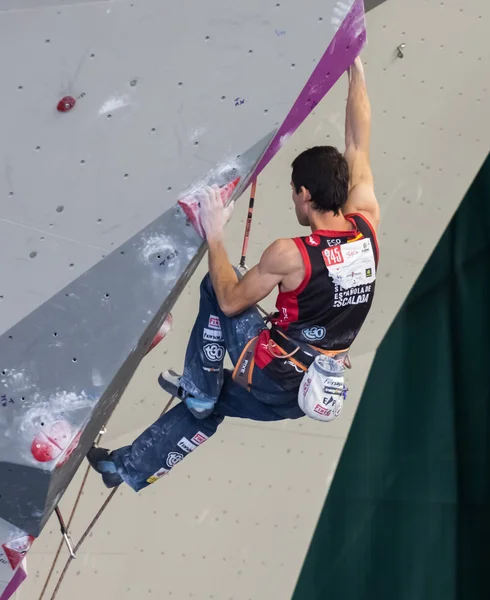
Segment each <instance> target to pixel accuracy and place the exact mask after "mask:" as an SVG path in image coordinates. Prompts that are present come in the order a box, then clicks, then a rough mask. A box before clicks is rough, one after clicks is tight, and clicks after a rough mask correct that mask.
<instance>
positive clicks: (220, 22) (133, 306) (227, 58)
mask: <svg viewBox="0 0 490 600" xmlns="http://www.w3.org/2000/svg"><path fill="white" fill-rule="evenodd" d="M26 1H27V0H26ZM27 4H28V3H27ZM192 4H193V10H189V7H188V5H186V6H180V5H177V6H172V10H171V12H169V9H168V7H165V6H162V3H161V2H158V1H157V0H148V1H147V2H145V3H141V2H140V3H137V2H131V3H130V2H126V1H121V2H108V3H104V2H101V3H92V2H87V3H80V4H77V5H74V6H69V7H64V6H62V3H61V2H56V1H54V0H53V1H52V2H44V3H43V2H38V3H36V6H35V7H34V5H33V6H32V7H34V8H35V9H34V10H28V11H25V12H24V11H19V10H9V5H4V6H2V9H3V12H2V11H0V38H1V39H2V40H3V42H2V43H5V44H7V45H8V47H9V52H11V53H12V55H15V56H16V64H15V68H14V67H12V68H11V69H10V70H8V71H7V73H6V75H5V78H4V85H5V89H6V92H5V95H4V98H3V99H2V104H3V106H2V108H3V110H2V112H1V116H0V123H1V126H2V130H3V131H6V132H7V136H6V137H4V138H3V139H2V140H1V141H0V149H1V150H2V151H3V155H4V156H5V170H4V176H3V178H1V179H0V198H1V202H2V217H3V219H2V220H1V221H0V249H1V250H2V257H3V258H2V281H1V285H2V289H0V309H1V310H0V598H1V600H4V598H6V597H7V593H8V594H10V591H11V590H12V589H13V588H14V587H15V586H16V585H17V584H18V582H20V581H21V580H22V578H23V577H24V576H25V569H24V563H23V559H24V555H25V553H26V552H27V550H28V548H29V546H30V544H31V543H32V541H33V539H34V538H35V537H36V536H38V535H39V533H40V532H41V530H42V528H43V526H44V524H45V523H46V521H47V519H48V518H49V516H50V514H51V512H52V510H53V509H54V507H55V506H56V504H57V502H58V501H59V499H60V498H61V496H62V495H63V492H64V490H65V489H66V487H67V485H68V484H69V482H70V480H71V478H72V477H73V474H74V473H75V471H76V469H77V468H78V466H79V464H80V462H81V461H82V460H83V457H84V456H85V454H86V451H87V449H88V448H89V446H90V444H91V443H92V441H93V440H94V438H95V437H96V435H97V432H98V431H99V429H100V428H101V427H102V426H103V425H104V423H105V422H106V421H107V420H108V418H109V417H110V414H111V412H112V410H113V409H114V407H115V405H116V404H117V401H118V399H119V398H120V396H121V394H122V392H123V391H124V389H125V387H126V385H127V383H128V381H129V379H130V378H131V377H132V375H133V373H134V371H135V369H136V368H137V366H138V364H139V363H140V361H141V360H142V358H143V356H144V355H145V352H146V351H147V350H148V348H149V346H150V344H151V342H152V340H153V338H154V336H155V334H156V333H157V331H158V329H159V328H160V326H161V324H162V322H163V321H164V319H165V318H166V316H167V315H168V313H169V311H170V309H171V307H172V305H173V304H174V303H175V301H176V300H177V299H178V296H179V293H180V291H181V290H182V287H183V286H184V285H185V283H186V282H187V280H188V279H189V277H190V276H191V274H192V272H193V271H194V269H195V267H196V265H197V264H198V262H199V261H200V259H201V258H202V256H203V253H204V251H205V245H204V244H203V243H202V240H201V238H200V236H199V235H198V234H197V233H196V232H195V231H194V229H193V227H192V226H191V225H190V223H189V220H188V219H187V218H186V215H185V214H184V212H183V210H182V208H181V207H180V206H179V205H178V204H177V201H178V200H179V199H180V198H182V197H184V196H186V195H187V194H189V193H192V192H193V190H195V189H198V188H199V187H200V186H201V185H203V184H205V183H218V184H220V185H222V186H223V185H226V184H230V183H231V182H233V181H236V180H237V179H238V186H237V188H236V189H235V191H234V197H238V196H239V195H240V193H241V192H242V191H243V190H244V189H245V187H246V186H247V184H248V182H250V180H251V179H252V177H253V176H255V175H256V174H258V173H259V172H260V171H261V170H262V169H263V168H264V167H265V166H266V164H267V163H268V162H269V161H270V159H271V158H272V157H273V156H274V154H275V153H276V152H277V150H278V149H279V148H280V146H281V144H282V143H283V141H284V140H285V139H286V138H287V137H288V136H290V135H291V134H292V133H293V132H294V131H295V129H296V128H297V127H298V126H299V125H300V124H301V122H302V121H303V120H304V119H305V118H306V116H307V115H308V114H309V113H310V112H311V110H312V109H313V108H314V107H315V106H316V105H317V103H318V102H319V101H320V100H321V98H322V97H323V96H324V95H325V94H326V93H327V92H328V90H329V89H330V88H331V86H332V85H333V84H334V83H335V81H336V80H337V79H338V78H339V76H340V75H341V74H342V73H343V72H344V71H345V69H346V68H347V67H348V66H349V64H350V63H351V62H352V61H353V59H354V58H355V56H356V55H357V54H358V52H359V50H360V48H361V47H362V45H363V43H364V41H365V30H364V16H363V6H362V2H346V3H342V5H340V4H338V5H337V4H336V3H335V2H324V1H320V0H310V1H308V2H306V3H304V4H303V5H302V6H301V10H300V11H299V10H298V6H297V4H296V3H294V2H292V1H289V0H288V1H286V2H282V3H278V2H271V3H264V2H262V1H261V0H253V1H251V2H248V3H239V2H237V1H233V2H229V0H228V1H225V0H213V2H211V3H210V4H209V3H208V4H207V5H206V6H203V5H202V3H197V2H195V3H194V2H193V3H192ZM12 6H13V5H12ZM26 7H28V8H31V5H29V6H27V5H26ZM162 24H164V30H165V35H162V27H163V25H162ZM299 39H301V40H302V42H301V48H300V49H299V51H298V47H297V41H298V40H299ZM143 41H144V43H143ZM325 47H328V48H327V51H326V52H325ZM61 99H64V100H63V101H62V102H61V104H60V100H61ZM2 144H5V147H1V145H2ZM13 577H14V579H12V578H13ZM9 582H12V583H10V588H9V590H8V589H7V586H8V585H9ZM2 592H5V594H4V596H1V593H2Z"/></svg>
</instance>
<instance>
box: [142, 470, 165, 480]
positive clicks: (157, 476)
mask: <svg viewBox="0 0 490 600" xmlns="http://www.w3.org/2000/svg"><path fill="white" fill-rule="evenodd" d="M167 473H168V470H167V469H160V470H159V471H157V472H156V473H155V474H154V475H152V476H151V477H148V479H147V480H146V482H147V483H155V481H158V480H159V479H161V478H162V477H163V476H164V475H166V474H167Z"/></svg>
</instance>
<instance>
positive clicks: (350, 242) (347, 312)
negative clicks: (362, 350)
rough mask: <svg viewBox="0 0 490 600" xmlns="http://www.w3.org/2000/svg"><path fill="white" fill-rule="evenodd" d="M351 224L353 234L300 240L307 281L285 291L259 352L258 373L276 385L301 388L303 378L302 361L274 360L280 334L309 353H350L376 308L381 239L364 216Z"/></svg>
mask: <svg viewBox="0 0 490 600" xmlns="http://www.w3.org/2000/svg"><path fill="white" fill-rule="evenodd" d="M345 218H346V219H347V220H349V221H350V222H351V223H352V224H353V225H354V229H353V230H351V231H323V230H320V231H315V232H314V233H312V234H311V235H308V236H305V237H299V238H294V242H295V243H296V245H297V247H298V249H299V251H300V252H301V256H302V257H303V262H304V265H305V277H304V279H303V281H302V282H301V284H300V285H299V287H298V288H296V289H295V290H292V291H289V292H282V291H280V293H279V295H278V297H277V302H276V308H277V313H276V314H275V315H274V318H273V319H272V325H273V326H272V331H271V330H269V329H265V330H264V331H262V332H261V333H260V335H259V340H258V344H257V347H256V351H255V364H256V365H257V367H259V368H260V369H265V370H266V371H267V372H268V374H270V376H271V377H272V378H274V379H276V380H279V381H284V380H285V379H286V380H287V379H292V380H293V381H296V380H297V382H298V385H299V382H300V381H301V377H302V374H303V372H302V371H301V370H298V367H297V364H295V362H296V361H294V360H284V359H279V358H274V357H273V356H272V355H271V353H270V351H269V350H268V345H269V340H270V339H271V338H272V339H273V340H274V341H278V342H279V341H280V337H279V338H278V335H277V334H278V333H279V334H280V333H281V332H283V333H285V334H286V336H287V337H288V338H289V339H291V340H293V341H295V342H298V343H300V344H302V345H305V347H306V348H308V346H313V347H314V348H318V349H320V350H326V351H339V350H346V349H348V348H349V347H350V345H351V344H352V342H353V341H354V339H355V338H356V336H357V334H358V333H359V330H360V329H361V327H362V325H363V323H364V320H365V319H366V316H367V314H368V312H369V309H370V308H371V304H372V301H373V297H374V289H375V282H376V268H377V264H378V258H379V251H378V244H377V239H376V234H375V232H374V230H373V228H372V226H371V224H370V223H369V221H368V220H367V219H366V218H365V217H363V216H362V215H360V214H350V215H346V217H345ZM276 338H277V339H276ZM300 373H301V374H300ZM298 375H299V377H298Z"/></svg>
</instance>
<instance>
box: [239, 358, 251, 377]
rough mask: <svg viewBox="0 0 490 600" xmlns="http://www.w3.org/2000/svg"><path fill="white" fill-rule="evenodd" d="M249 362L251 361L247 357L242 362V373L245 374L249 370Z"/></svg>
mask: <svg viewBox="0 0 490 600" xmlns="http://www.w3.org/2000/svg"><path fill="white" fill-rule="evenodd" d="M248 363H249V360H248V358H246V359H245V360H244V361H243V362H242V364H241V366H240V375H244V374H245V371H246V370H247V365H248Z"/></svg>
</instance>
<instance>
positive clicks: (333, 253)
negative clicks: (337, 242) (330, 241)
mask: <svg viewBox="0 0 490 600" xmlns="http://www.w3.org/2000/svg"><path fill="white" fill-rule="evenodd" d="M322 256H323V260H324V261H325V264H326V265H327V267H331V266H333V265H341V264H342V263H343V262H344V257H343V256H342V251H341V246H333V247H332V248H325V250H323V251H322Z"/></svg>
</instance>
